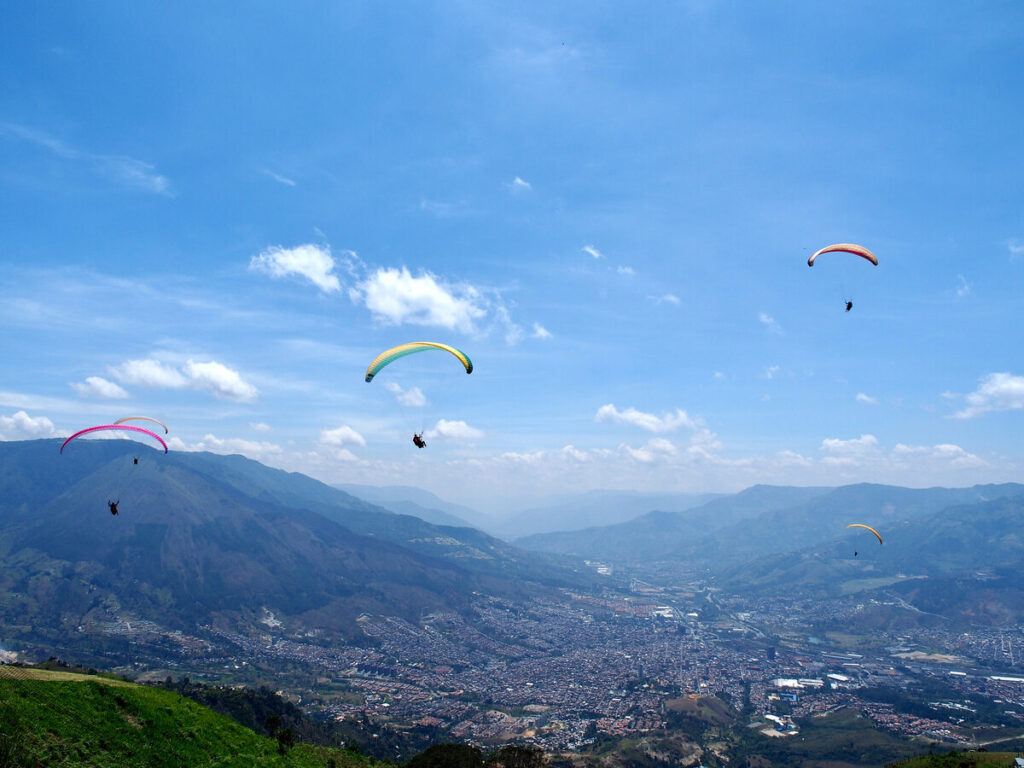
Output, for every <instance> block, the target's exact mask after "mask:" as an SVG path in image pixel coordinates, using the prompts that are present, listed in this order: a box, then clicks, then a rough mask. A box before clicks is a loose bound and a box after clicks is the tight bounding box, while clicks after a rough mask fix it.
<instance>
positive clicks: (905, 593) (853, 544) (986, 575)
mask: <svg viewBox="0 0 1024 768" xmlns="http://www.w3.org/2000/svg"><path fill="white" fill-rule="evenodd" d="M840 490H842V489H840ZM899 490H906V489H899ZM936 490H939V489H929V491H932V492H934V491H936ZM946 490H948V489H946ZM959 490H960V491H961V492H962V493H964V492H966V493H967V494H969V493H971V492H976V493H977V494H978V495H979V496H983V497H986V498H992V499H993V500H991V501H979V502H977V503H974V504H958V505H955V506H949V507H945V508H943V509H941V510H939V511H937V512H930V513H926V514H915V515H913V516H910V517H908V518H907V519H904V520H899V521H897V520H892V521H888V522H885V523H879V529H880V531H881V532H882V534H883V538H884V544H883V545H881V546H880V545H879V544H878V543H877V541H875V540H874V537H872V536H871V534H870V533H868V532H866V531H846V530H845V529H844V530H837V531H833V535H832V536H831V537H830V538H829V539H828V540H827V541H825V542H820V543H817V544H815V545H811V546H806V547H794V548H793V549H792V550H790V551H786V552H780V553H776V554H772V555H767V556H763V557H760V558H755V559H751V560H749V561H746V562H738V563H735V564H733V565H731V566H728V567H725V568H722V569H719V571H718V581H719V583H720V585H721V586H723V587H726V588H727V589H730V590H734V591H739V592H746V593H748V594H749V593H751V592H752V593H755V594H757V593H763V594H772V593H779V592H786V593H790V594H792V593H798V594H804V595H809V596H815V597H838V596H842V595H858V596H861V597H860V599H861V601H862V602H865V601H866V598H867V597H872V596H873V597H875V598H876V599H875V600H873V601H866V602H865V607H864V609H863V610H862V611H861V612H860V613H858V614H857V615H855V616H854V618H853V619H852V621H857V622H858V623H859V624H860V625H862V626H864V627H872V626H878V627H891V626H893V625H894V624H895V623H899V622H902V623H906V622H908V621H909V622H912V623H922V622H923V623H934V622H935V621H936V620H943V621H962V622H965V623H967V622H970V623H991V624H1000V625H1006V624H1013V623H1019V622H1020V621H1021V620H1022V619H1024V486H1020V485H1015V484H1009V485H1004V486H975V488H972V489H959ZM1007 493H1016V494H1021V495H1014V496H1009V497H1002V498H1000V497H999V496H1000V495H1001V494H1007ZM957 495H960V494H957ZM918 511H920V508H919V510H918ZM861 533H863V534H864V535H860V534H861ZM854 552H856V553H857V555H856V556H854ZM885 595H888V597H885Z"/></svg>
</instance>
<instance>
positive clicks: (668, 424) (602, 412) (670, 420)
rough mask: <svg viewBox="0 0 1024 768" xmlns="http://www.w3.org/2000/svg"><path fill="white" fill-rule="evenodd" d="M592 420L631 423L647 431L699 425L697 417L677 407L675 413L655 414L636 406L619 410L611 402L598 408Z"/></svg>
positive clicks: (696, 426)
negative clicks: (692, 417) (640, 409)
mask: <svg viewBox="0 0 1024 768" xmlns="http://www.w3.org/2000/svg"><path fill="white" fill-rule="evenodd" d="M594 420H595V421H615V422H619V423H621V424H632V425H633V426H635V427H640V428H641V429H646V430H647V431H648V432H672V431H674V430H677V429H679V428H680V427H686V428H687V429H696V428H698V427H699V426H700V425H701V422H700V420H699V419H691V418H690V417H689V416H688V415H687V413H686V411H684V410H682V409H679V408H677V409H676V411H675V413H671V412H668V413H663V414H662V415H661V416H655V415H654V414H653V413H644V412H643V411H638V410H637V409H636V408H627V409H626V410H624V411H620V410H618V409H617V408H616V407H615V406H614V405H613V404H612V403H608V404H607V405H602V406H601V407H600V408H598V409H597V414H596V415H595V416H594Z"/></svg>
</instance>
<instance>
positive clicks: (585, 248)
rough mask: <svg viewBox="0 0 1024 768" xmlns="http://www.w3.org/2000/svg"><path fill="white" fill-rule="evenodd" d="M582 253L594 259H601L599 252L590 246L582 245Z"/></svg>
mask: <svg viewBox="0 0 1024 768" xmlns="http://www.w3.org/2000/svg"><path fill="white" fill-rule="evenodd" d="M583 252H584V253H589V254H590V255H591V256H593V257H594V258H595V259H600V258H601V252H600V251H599V250H597V248H595V247H594V246H592V245H584V246H583Z"/></svg>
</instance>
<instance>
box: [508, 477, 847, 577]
mask: <svg viewBox="0 0 1024 768" xmlns="http://www.w3.org/2000/svg"><path fill="white" fill-rule="evenodd" d="M828 491H829V489H828V488H788V487H778V486H771V485H755V486H753V487H751V488H748V489H747V490H745V491H742V492H740V493H737V494H733V495H731V496H721V497H718V498H714V499H712V500H711V501H707V502H706V503H704V504H701V505H699V506H694V507H693V508H690V509H685V510H684V511H662V510H660V509H659V510H658V511H653V512H648V513H647V514H645V515H641V516H640V517H636V518H635V519H632V520H629V521H628V522H624V523H620V524H618V525H608V526H602V527H593V528H587V529H585V530H581V531H571V532H559V533H546V534H536V535H533V536H525V537H523V538H520V539H516V540H515V543H516V544H517V545H518V546H522V547H524V548H526V549H533V550H537V551H540V552H558V553H562V554H567V555H578V556H580V557H588V558H592V559H597V560H612V561H615V562H620V563H626V562H638V561H645V560H652V559H654V560H663V559H670V560H671V559H681V560H682V559H689V558H690V557H692V556H693V545H694V543H695V542H696V541H697V540H698V539H699V538H701V537H702V536H705V535H707V534H709V533H710V532H713V531H716V530H718V529H720V528H725V527H727V526H728V525H730V524H731V523H735V522H738V521H742V520H746V519H749V518H753V517H755V516H757V515H759V514H762V513H764V512H768V511H771V510H774V509H782V508H785V507H789V506H793V505H795V504H799V503H801V502H804V501H806V500H808V499H811V498H814V497H816V496H821V495H823V494H825V493H827V492H828ZM694 498H695V499H696V498H697V497H694Z"/></svg>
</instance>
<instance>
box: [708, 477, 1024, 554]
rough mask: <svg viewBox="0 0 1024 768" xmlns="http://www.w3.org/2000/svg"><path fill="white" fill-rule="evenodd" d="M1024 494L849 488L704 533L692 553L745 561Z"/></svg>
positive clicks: (1013, 488) (982, 488)
mask: <svg viewBox="0 0 1024 768" xmlns="http://www.w3.org/2000/svg"><path fill="white" fill-rule="evenodd" d="M1020 494H1024V485H1019V484H1017V483H1005V484H1002V485H976V486H972V487H970V488H921V489H917V488H900V487H898V486H891V485H875V484H871V483H859V484H857V485H847V486H843V487H841V488H836V489H835V490H832V491H830V492H828V493H826V494H824V495H820V496H817V497H815V498H812V499H810V500H808V501H806V502H805V503H802V504H797V505H793V506H786V507H782V508H776V509H773V510H771V511H768V512H765V513H763V514H760V515H758V516H756V517H753V518H751V519H748V520H745V521H743V522H742V523H736V524H733V525H731V526H728V527H725V528H722V529H721V530H719V531H715V532H714V533H711V534H706V533H702V534H701V535H699V536H698V538H697V541H696V542H695V546H694V547H691V550H692V554H693V555H694V556H697V555H699V556H701V557H702V558H703V559H705V560H706V561H708V562H714V563H718V564H723V563H730V562H743V561H746V560H748V559H751V558H754V557H759V556H762V555H767V554H773V553H781V552H793V551H798V550H800V549H803V548H804V547H807V546H810V545H812V544H816V543H820V542H825V541H830V540H832V539H834V538H835V537H836V536H838V535H841V534H844V533H845V532H846V525H848V524H849V523H864V524H867V525H870V526H873V527H875V528H879V529H890V528H892V526H893V525H894V524H895V523H898V522H900V521H903V520H909V519H912V518H916V517H924V516H926V515H931V514H934V513H936V512H938V511H940V510H943V509H945V508H947V507H950V506H953V505H959V504H970V503H977V502H980V501H986V500H990V499H999V498H1007V497H1012V496H1016V495H1020ZM862 532H863V533H867V532H866V531H862ZM867 535H868V536H869V537H870V535H871V534H870V533H867Z"/></svg>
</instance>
